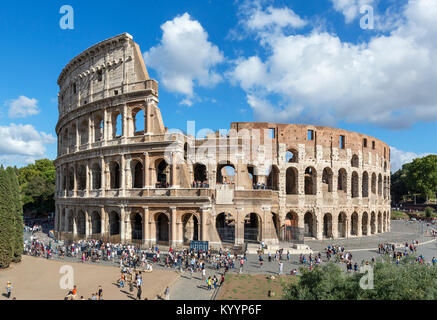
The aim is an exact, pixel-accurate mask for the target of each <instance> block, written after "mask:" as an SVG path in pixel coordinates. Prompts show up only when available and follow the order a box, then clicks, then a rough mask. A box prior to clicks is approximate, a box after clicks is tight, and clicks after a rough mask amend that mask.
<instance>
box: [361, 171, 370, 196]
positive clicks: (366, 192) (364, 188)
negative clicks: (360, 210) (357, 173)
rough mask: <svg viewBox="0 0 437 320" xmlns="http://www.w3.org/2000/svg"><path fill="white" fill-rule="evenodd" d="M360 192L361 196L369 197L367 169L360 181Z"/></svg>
mask: <svg viewBox="0 0 437 320" xmlns="http://www.w3.org/2000/svg"><path fill="white" fill-rule="evenodd" d="M361 189H362V190H361V193H362V197H363V198H368V197H369V174H368V173H367V171H364V172H363V180H362V182H361Z"/></svg>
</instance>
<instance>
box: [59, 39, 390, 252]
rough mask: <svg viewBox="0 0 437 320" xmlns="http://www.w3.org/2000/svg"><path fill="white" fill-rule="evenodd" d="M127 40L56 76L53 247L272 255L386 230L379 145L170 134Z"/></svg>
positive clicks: (251, 131) (95, 49) (288, 130)
mask: <svg viewBox="0 0 437 320" xmlns="http://www.w3.org/2000/svg"><path fill="white" fill-rule="evenodd" d="M132 39H133V38H132V36H131V35H129V34H127V33H124V34H121V35H119V36H116V37H113V38H110V39H108V40H105V41H102V42H100V43H98V44H96V45H94V46H92V47H90V48H89V49H87V50H85V51H84V52H82V53H81V54H79V55H78V56H76V57H75V58H74V59H73V60H71V61H70V62H69V63H68V64H67V65H66V66H65V68H64V69H63V70H62V72H61V74H60V76H59V78H58V85H59V88H60V91H59V107H58V109H59V120H58V123H57V126H56V133H57V137H58V155H57V159H56V160H55V166H56V177H57V178H56V197H55V200H56V215H55V217H56V218H55V234H56V237H57V238H58V239H63V240H67V241H71V240H76V239H103V240H105V241H111V242H116V243H120V242H121V243H129V244H137V245H141V246H143V247H150V246H152V245H153V244H155V243H159V244H163V245H169V246H173V247H182V246H184V245H188V244H189V243H190V241H192V240H200V241H208V242H209V246H210V247H213V248H218V247H223V246H225V245H237V246H239V245H244V244H245V243H257V242H261V241H262V242H264V243H265V244H267V245H271V246H273V247H274V246H277V245H278V244H279V243H302V242H303V241H305V239H327V238H332V239H337V238H351V237H363V236H371V235H374V234H377V233H383V232H386V231H389V230H390V192H389V190H390V188H389V186H390V149H389V146H388V145H387V144H385V143H384V142H382V141H380V140H378V139H375V138H373V137H371V136H367V135H363V134H360V133H356V132H351V131H346V130H341V129H334V128H329V127H321V126H313V125H296V124H276V123H267V122H243V123H242V122H239V123H231V126H230V130H225V131H223V130H220V131H219V132H209V133H207V134H205V135H203V136H201V135H200V134H197V136H196V134H194V133H185V132H182V131H177V130H169V129H168V128H166V127H164V122H163V119H162V117H161V112H160V109H159V108H158V102H159V100H158V83H157V82H156V81H155V80H153V79H150V78H149V75H148V72H147V69H146V66H145V64H144V61H143V58H142V54H141V51H140V48H139V46H138V44H136V43H135V42H134V41H133V40H132ZM188 131H189V130H188Z"/></svg>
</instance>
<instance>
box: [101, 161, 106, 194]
mask: <svg viewBox="0 0 437 320" xmlns="http://www.w3.org/2000/svg"><path fill="white" fill-rule="evenodd" d="M100 170H101V171H100V174H101V177H100V190H101V192H102V197H104V196H105V190H106V164H105V157H103V156H101V157H100Z"/></svg>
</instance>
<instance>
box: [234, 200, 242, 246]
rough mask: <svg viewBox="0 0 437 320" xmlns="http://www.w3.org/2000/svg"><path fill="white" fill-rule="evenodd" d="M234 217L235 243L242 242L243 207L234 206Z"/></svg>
mask: <svg viewBox="0 0 437 320" xmlns="http://www.w3.org/2000/svg"><path fill="white" fill-rule="evenodd" d="M236 212H237V216H236V218H235V244H237V245H238V244H244V216H243V215H244V212H243V208H236Z"/></svg>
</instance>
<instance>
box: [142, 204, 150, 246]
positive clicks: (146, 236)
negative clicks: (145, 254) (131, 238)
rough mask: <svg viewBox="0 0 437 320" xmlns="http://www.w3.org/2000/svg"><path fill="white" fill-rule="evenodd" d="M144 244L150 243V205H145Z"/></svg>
mask: <svg viewBox="0 0 437 320" xmlns="http://www.w3.org/2000/svg"><path fill="white" fill-rule="evenodd" d="M143 209H144V214H143V245H150V237H149V207H143Z"/></svg>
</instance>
